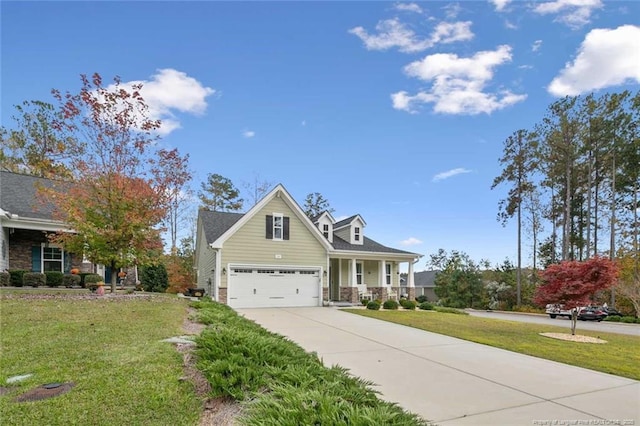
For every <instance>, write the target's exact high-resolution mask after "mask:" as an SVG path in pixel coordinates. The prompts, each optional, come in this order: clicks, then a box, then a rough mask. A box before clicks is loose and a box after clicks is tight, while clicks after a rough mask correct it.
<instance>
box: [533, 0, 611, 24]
mask: <svg viewBox="0 0 640 426" xmlns="http://www.w3.org/2000/svg"><path fill="white" fill-rule="evenodd" d="M601 7H602V1H601V0H556V1H550V2H545V3H538V4H536V6H535V7H534V8H533V11H534V12H536V13H538V14H540V15H549V14H552V15H558V17H556V19H554V21H556V22H562V23H563V24H565V25H567V26H569V27H570V28H572V29H578V28H581V27H582V26H584V25H586V24H588V23H589V22H590V20H591V13H592V12H593V11H594V10H595V9H599V8H601Z"/></svg>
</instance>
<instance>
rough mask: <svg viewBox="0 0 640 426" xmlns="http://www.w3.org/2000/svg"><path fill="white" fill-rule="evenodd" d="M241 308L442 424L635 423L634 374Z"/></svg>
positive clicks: (638, 409) (345, 319) (317, 311)
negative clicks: (630, 377) (622, 374)
mask: <svg viewBox="0 0 640 426" xmlns="http://www.w3.org/2000/svg"><path fill="white" fill-rule="evenodd" d="M238 312H239V313H240V314H241V315H244V316H245V317H247V318H249V319H252V320H254V321H256V322H257V323H259V324H261V325H262V326H263V327H265V328H267V329H268V330H270V331H273V332H276V333H279V334H282V335H284V336H286V337H288V338H289V339H291V340H293V341H294V342H296V343H298V344H299V345H301V346H302V347H303V348H305V349H306V350H307V351H315V352H317V353H318V355H319V356H320V357H321V358H322V359H323V361H324V363H325V364H326V365H333V364H340V365H341V366H343V367H346V368H348V369H349V370H350V371H351V373H352V374H354V375H356V376H359V377H361V378H363V379H366V380H370V381H373V382H375V383H377V384H378V386H376V389H377V390H378V391H380V392H381V396H382V397H383V398H384V399H386V400H389V401H393V402H397V403H398V404H400V405H401V406H402V407H404V408H406V409H407V410H410V411H412V412H414V413H417V414H420V415H421V416H422V417H424V418H425V419H428V420H431V421H433V422H435V423H438V424H441V425H544V424H549V425H552V424H557V425H560V424H577V425H580V424H584V425H600V424H602V425H608V424H626V425H634V424H635V425H640V382H637V381H634V380H631V379H626V378H622V377H618V376H613V375H608V374H604V373H599V372H595V371H592V370H587V369H583V368H579V367H573V366H569V365H565V364H560V363H557V362H553V361H547V360H543V359H540V358H535V357H531V356H527V355H521V354H517V353H514V352H509V351H505V350H502V349H498V348H493V347H489V346H484V345H480V344H476V343H471V342H467V341H464V340H460V339H456V338H453V337H447V336H443V335H439V334H435V333H430V332H426V331H422V330H417V329H413V328H410V327H406V326H402V325H397V324H392V323H387V322H384V321H379V320H375V319H371V318H365V317H361V316H358V315H353V314H349V313H346V312H342V311H340V310H339V309H335V308H279V309H277V308H274V309H239V310H238ZM578 355H579V354H578V353H576V356H578ZM554 421H555V423H554ZM616 422H619V423H616Z"/></svg>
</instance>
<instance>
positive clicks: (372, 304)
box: [367, 300, 380, 311]
mask: <svg viewBox="0 0 640 426" xmlns="http://www.w3.org/2000/svg"><path fill="white" fill-rule="evenodd" d="M367 309H370V310H372V311H379V310H380V303H379V302H378V301H377V300H372V301H371V302H369V303H367Z"/></svg>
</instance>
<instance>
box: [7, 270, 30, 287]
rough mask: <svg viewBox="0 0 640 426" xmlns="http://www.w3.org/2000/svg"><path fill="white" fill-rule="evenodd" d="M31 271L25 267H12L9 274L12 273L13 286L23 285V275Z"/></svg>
mask: <svg viewBox="0 0 640 426" xmlns="http://www.w3.org/2000/svg"><path fill="white" fill-rule="evenodd" d="M27 272H29V271H25V270H24V269H10V270H9V275H11V285H12V286H13V287H22V286H23V285H24V280H23V276H24V274H26V273H27Z"/></svg>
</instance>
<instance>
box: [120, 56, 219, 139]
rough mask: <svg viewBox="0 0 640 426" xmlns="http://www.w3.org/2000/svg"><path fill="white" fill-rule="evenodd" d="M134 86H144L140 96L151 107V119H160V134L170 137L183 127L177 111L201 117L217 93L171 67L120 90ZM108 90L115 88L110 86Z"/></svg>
mask: <svg viewBox="0 0 640 426" xmlns="http://www.w3.org/2000/svg"><path fill="white" fill-rule="evenodd" d="M134 84H142V89H141V90H140V94H141V95H142V97H143V99H144V100H145V102H146V103H147V105H148V106H149V118H151V119H154V120H161V122H162V125H161V127H160V129H158V133H159V134H160V135H163V136H164V135H168V134H169V133H171V132H172V131H174V130H176V129H178V128H180V121H179V120H178V119H177V118H176V116H175V115H174V111H179V112H183V113H188V114H195V115H200V114H203V113H204V112H205V111H206V109H207V101H206V98H207V97H208V96H211V95H212V94H214V93H215V90H214V89H212V88H210V87H205V86H203V85H202V83H200V82H199V81H198V80H196V79H195V78H193V77H189V76H188V75H187V74H186V73H184V72H181V71H178V70H174V69H171V68H165V69H159V70H157V72H156V74H154V75H152V76H151V78H150V80H139V81H138V80H136V81H128V82H122V83H121V87H122V88H125V89H127V90H131V87H132V86H133V85H134ZM108 88H109V89H113V88H114V86H113V85H110V86H109V87H108Z"/></svg>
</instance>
